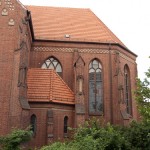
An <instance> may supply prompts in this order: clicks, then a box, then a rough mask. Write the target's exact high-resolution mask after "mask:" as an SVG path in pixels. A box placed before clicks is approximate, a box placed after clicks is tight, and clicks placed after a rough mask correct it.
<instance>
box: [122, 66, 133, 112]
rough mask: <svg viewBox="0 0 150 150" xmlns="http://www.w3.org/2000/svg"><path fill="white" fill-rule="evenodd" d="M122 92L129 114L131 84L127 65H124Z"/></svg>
mask: <svg viewBox="0 0 150 150" xmlns="http://www.w3.org/2000/svg"><path fill="white" fill-rule="evenodd" d="M124 86H125V87H124V88H125V90H124V92H125V93H124V94H125V96H124V97H125V103H126V110H127V113H128V114H130V115H131V112H132V111H131V85H130V73H129V68H128V66H127V65H125V67H124Z"/></svg>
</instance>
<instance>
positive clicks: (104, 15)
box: [20, 0, 150, 79]
mask: <svg viewBox="0 0 150 150" xmlns="http://www.w3.org/2000/svg"><path fill="white" fill-rule="evenodd" d="M20 1H21V2H22V4H24V5H38V6H58V7H74V8H90V9H91V10H92V11H93V12H94V13H95V14H96V15H97V16H98V17H99V18H100V19H101V20H102V21H103V22H104V23H105V24H106V25H107V27H108V28H109V29H110V30H111V31H112V32H113V33H114V34H115V35H116V36H117V37H118V38H119V39H120V40H121V41H122V42H123V43H124V44H125V45H126V46H127V47H128V48H129V49H130V50H131V51H132V52H134V53H136V54H137V55H138V58H137V64H138V76H139V77H140V78H141V79H143V78H144V77H145V75H144V72H145V71H147V69H148V68H149V67H150V59H149V58H148V56H150V0H20Z"/></svg>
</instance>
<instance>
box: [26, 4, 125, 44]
mask: <svg viewBox="0 0 150 150" xmlns="http://www.w3.org/2000/svg"><path fill="white" fill-rule="evenodd" d="M27 9H28V10H29V11H31V16H32V21H33V29H34V35H35V39H41V40H60V41H79V42H80V41H82V42H102V43H118V44H120V45H122V46H124V47H125V45H124V44H123V43H122V42H121V41H120V40H119V39H118V38H117V37H116V36H115V35H114V34H113V33H112V32H111V31H110V30H109V29H108V28H107V26H106V25H105V24H104V23H103V22H102V21H101V20H100V19H98V18H97V17H96V16H95V14H94V13H93V12H92V11H91V10H90V9H81V8H60V7H46V6H27ZM65 35H67V36H68V35H69V36H70V37H69V38H66V37H65Z"/></svg>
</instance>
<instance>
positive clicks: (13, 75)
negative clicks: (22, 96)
mask: <svg viewBox="0 0 150 150" xmlns="http://www.w3.org/2000/svg"><path fill="white" fill-rule="evenodd" d="M10 2H11V3H7V2H4V1H2V2H1V3H2V5H1V6H0V12H2V11H3V9H4V8H5V9H7V12H8V14H7V15H6V16H5V15H2V14H0V24H1V25H2V26H1V27H0V33H1V34H0V39H1V40H0V45H1V46H0V70H1V71H0V83H1V86H0V116H1V120H2V121H1V124H0V134H1V135H2V134H6V133H8V132H9V131H10V129H11V128H12V127H14V126H17V127H21V118H22V117H23V116H22V114H24V113H22V114H21V112H22V109H21V105H20V102H19V87H18V75H19V66H20V62H21V61H22V59H20V56H21V55H22V54H21V49H18V48H19V47H20V43H21V41H22V40H24V41H25V42H26V45H27V47H30V46H29V41H30V39H31V38H30V34H28V35H26V34H25V32H26V31H28V30H29V28H28V27H29V26H28V25H24V24H23V23H22V19H24V17H25V16H26V10H25V9H24V8H23V7H22V6H21V5H20V4H18V2H16V0H11V1H10ZM10 19H13V21H14V24H12V25H9V22H10ZM19 26H20V27H19ZM20 28H21V29H22V32H21V31H20ZM17 49H18V50H17ZM25 49H26V48H25ZM28 50H29V49H28ZM23 55H24V54H23ZM26 61H28V60H26ZM24 91H25V89H24Z"/></svg>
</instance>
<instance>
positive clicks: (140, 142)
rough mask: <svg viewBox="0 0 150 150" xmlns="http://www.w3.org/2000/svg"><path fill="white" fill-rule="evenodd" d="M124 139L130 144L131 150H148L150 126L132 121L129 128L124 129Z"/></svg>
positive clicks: (149, 148) (149, 147) (149, 145)
mask: <svg viewBox="0 0 150 150" xmlns="http://www.w3.org/2000/svg"><path fill="white" fill-rule="evenodd" d="M122 134H123V135H124V137H125V138H126V140H128V142H129V143H130V144H131V149H132V150H150V124H149V123H147V122H140V123H137V122H135V121H133V122H132V123H131V124H130V126H129V127H126V128H124V130H123V133H122Z"/></svg>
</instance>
